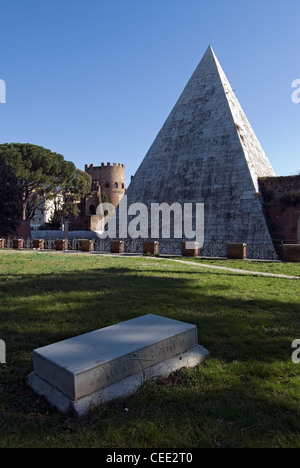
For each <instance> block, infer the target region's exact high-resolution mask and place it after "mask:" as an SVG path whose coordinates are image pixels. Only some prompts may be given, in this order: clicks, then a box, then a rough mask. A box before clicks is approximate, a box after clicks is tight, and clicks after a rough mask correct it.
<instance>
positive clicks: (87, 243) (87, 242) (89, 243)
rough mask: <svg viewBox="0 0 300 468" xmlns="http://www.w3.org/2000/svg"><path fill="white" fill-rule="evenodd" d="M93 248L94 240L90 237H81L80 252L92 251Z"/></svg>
mask: <svg viewBox="0 0 300 468" xmlns="http://www.w3.org/2000/svg"><path fill="white" fill-rule="evenodd" d="M94 249H95V241H94V240H91V239H81V250H82V252H93V251H94Z"/></svg>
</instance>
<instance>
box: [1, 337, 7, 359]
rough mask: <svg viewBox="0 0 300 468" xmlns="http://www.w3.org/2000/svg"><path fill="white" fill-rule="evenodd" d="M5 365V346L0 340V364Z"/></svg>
mask: <svg viewBox="0 0 300 468" xmlns="http://www.w3.org/2000/svg"><path fill="white" fill-rule="evenodd" d="M5 363H6V345H5V341H3V340H0V364H5Z"/></svg>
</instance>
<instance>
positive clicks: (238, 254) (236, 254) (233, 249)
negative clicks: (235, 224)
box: [227, 243, 247, 260]
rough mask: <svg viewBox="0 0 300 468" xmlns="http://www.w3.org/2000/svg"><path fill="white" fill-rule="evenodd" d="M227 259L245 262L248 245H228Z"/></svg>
mask: <svg viewBox="0 0 300 468" xmlns="http://www.w3.org/2000/svg"><path fill="white" fill-rule="evenodd" d="M227 251H228V253H227V258H229V259H232V260H245V259H246V258H247V244H242V243H240V244H238V243H236V244H234V243H232V244H228V245H227Z"/></svg>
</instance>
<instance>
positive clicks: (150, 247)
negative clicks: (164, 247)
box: [143, 241, 159, 255]
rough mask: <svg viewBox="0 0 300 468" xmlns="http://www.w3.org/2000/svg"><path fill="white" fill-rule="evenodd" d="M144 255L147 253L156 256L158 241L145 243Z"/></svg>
mask: <svg viewBox="0 0 300 468" xmlns="http://www.w3.org/2000/svg"><path fill="white" fill-rule="evenodd" d="M143 252H144V255H145V254H147V253H149V254H151V255H158V253H159V242H158V241H154V242H151V241H145V242H144V244H143Z"/></svg>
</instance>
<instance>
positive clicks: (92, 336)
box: [33, 314, 198, 401]
mask: <svg viewBox="0 0 300 468" xmlns="http://www.w3.org/2000/svg"><path fill="white" fill-rule="evenodd" d="M196 345H198V337H197V328H196V326H195V325H191V324H188V323H184V322H180V321H177V320H172V319H169V318H165V317H160V316H157V315H153V314H149V315H144V316H142V317H138V318H135V319H132V320H128V321H126V322H122V323H119V324H116V325H112V326H110V327H106V328H102V329H100V330H96V331H94V332H91V333H87V334H84V335H81V336H77V337H74V338H70V339H67V340H64V341H61V342H58V343H54V344H51V345H49V346H45V347H43V348H39V349H36V350H34V352H33V360H34V374H35V375H36V376H38V377H39V378H41V379H42V380H43V381H45V382H47V383H48V384H50V385H51V386H54V387H55V388H56V389H58V390H59V391H60V392H62V393H63V394H64V395H66V396H67V397H68V398H70V399H71V400H72V401H76V400H78V399H79V398H82V397H84V396H87V395H90V394H91V393H94V392H97V391H98V390H100V389H102V388H104V387H108V386H110V385H112V384H114V383H116V382H118V381H121V380H123V379H125V378H126V377H128V376H132V375H134V374H136V373H138V372H140V371H144V370H145V369H147V368H149V367H151V366H154V365H155V364H157V363H159V362H161V361H164V360H166V359H168V358H171V357H173V356H176V355H178V354H180V353H183V352H185V351H187V350H189V349H190V348H193V347H195V346H196Z"/></svg>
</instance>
